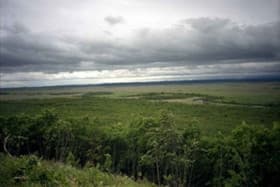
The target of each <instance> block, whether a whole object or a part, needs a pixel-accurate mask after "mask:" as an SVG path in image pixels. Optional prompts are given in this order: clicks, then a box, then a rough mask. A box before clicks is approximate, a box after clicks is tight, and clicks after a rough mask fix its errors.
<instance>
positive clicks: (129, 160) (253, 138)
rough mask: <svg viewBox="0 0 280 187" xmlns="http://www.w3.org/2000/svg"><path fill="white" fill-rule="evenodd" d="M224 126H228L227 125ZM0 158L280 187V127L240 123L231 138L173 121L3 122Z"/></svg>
mask: <svg viewBox="0 0 280 187" xmlns="http://www.w3.org/2000/svg"><path fill="white" fill-rule="evenodd" d="M225 125H226V124H225ZM0 140H1V145H2V146H1V148H0V151H1V152H4V153H5V154H7V155H9V156H11V157H14V156H19V155H29V154H35V155H37V156H39V157H42V158H43V159H48V160H55V161H62V162H65V163H68V164H71V165H73V166H76V167H84V166H85V165H92V166H95V167H97V168H99V169H101V170H104V171H107V172H112V173H122V174H126V175H128V176H130V177H131V178H133V179H135V180H141V179H144V178H145V179H148V180H150V181H152V182H154V183H156V184H158V185H159V186H161V185H168V186H188V187H189V186H218V187H219V186H277V185H278V184H280V178H279V176H280V156H279V155H280V125H279V124H277V123H275V124H274V126H273V128H271V129H268V128H264V127H261V126H253V125H247V124H242V125H240V126H238V127H237V128H235V129H234V130H233V131H232V132H231V133H230V134H227V135H224V134H222V133H217V134H216V135H215V136H207V137H206V136H202V135H201V131H200V129H199V128H198V127H197V126H195V125H193V124H186V127H185V128H184V130H181V129H180V130H179V129H178V128H177V126H176V124H175V123H174V120H173V116H172V114H170V113H168V112H162V114H161V116H160V117H159V118H139V119H135V121H134V122H133V123H131V124H130V126H124V125H120V124H116V125H112V126H111V125H109V126H108V127H103V126H99V125H98V122H96V121H95V122H91V121H90V120H89V119H88V118H83V119H71V120H69V119H68V120H65V119H61V118H59V117H58V115H56V114H55V113H53V112H51V111H45V112H44V113H42V114H40V115H37V116H30V115H16V116H12V117H1V118H0Z"/></svg>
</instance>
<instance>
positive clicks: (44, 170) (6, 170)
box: [0, 155, 153, 187]
mask: <svg viewBox="0 0 280 187" xmlns="http://www.w3.org/2000/svg"><path fill="white" fill-rule="evenodd" d="M0 165H1V166H0V173H1V175H0V183H1V185H3V186H21V187H24V186H26V187H29V186H38V187H40V186H65V187H66V186H69V187H73V186H93V187H97V186H106V187H110V186H112V187H113V186H124V187H152V186H153V185H152V184H150V183H148V182H144V181H141V182H139V181H138V182H135V181H133V180H132V179H130V178H128V177H126V176H116V175H112V174H109V173H104V172H101V171H100V170H99V169H97V168H96V167H93V166H90V165H86V166H85V167H83V168H82V169H80V168H75V167H73V166H71V165H69V164H67V165H66V164H63V163H58V162H56V163H55V162H51V161H44V160H41V159H39V158H38V157H37V156H34V155H31V156H21V157H18V158H11V157H8V156H4V155H0Z"/></svg>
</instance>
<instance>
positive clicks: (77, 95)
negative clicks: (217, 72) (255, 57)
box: [0, 82, 280, 133]
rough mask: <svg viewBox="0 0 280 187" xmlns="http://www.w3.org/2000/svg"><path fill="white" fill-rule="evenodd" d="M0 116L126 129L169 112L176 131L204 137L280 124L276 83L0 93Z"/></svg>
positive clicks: (145, 85) (168, 85) (76, 87)
mask: <svg viewBox="0 0 280 187" xmlns="http://www.w3.org/2000/svg"><path fill="white" fill-rule="evenodd" d="M0 99H1V103H0V112H1V115H3V116H10V115H14V114H21V113H26V114H36V113H38V112H40V111H42V110H45V109H46V108H50V109H53V110H55V111H56V112H58V114H59V115H61V116H62V117H65V118H69V116H71V117H74V118H75V117H76V118H81V117H88V118H89V119H90V120H95V121H98V123H100V125H104V126H111V125H114V124H123V125H129V124H130V123H131V122H132V121H133V120H135V119H136V118H138V117H139V116H144V117H152V116H157V115H158V113H159V111H161V110H168V111H170V112H172V113H173V115H174V116H175V121H176V124H177V125H178V126H181V127H184V126H185V125H186V124H188V123H197V124H198V126H199V127H200V128H201V129H202V131H203V132H205V133H213V132H216V131H217V130H219V131H225V132H228V131H230V130H231V129H232V128H233V127H235V126H236V125H239V124H241V123H242V122H243V121H245V122H247V123H249V124H261V125H266V126H268V127H269V126H271V125H272V124H273V122H275V121H279V120H280V110H279V108H280V105H279V104H280V85H279V82H213V83H212V82H211V83H177V84H176V83H169V84H168V83H165V84H161V83H158V84H121V85H102V86H64V87H42V88H21V89H2V90H1V95H0Z"/></svg>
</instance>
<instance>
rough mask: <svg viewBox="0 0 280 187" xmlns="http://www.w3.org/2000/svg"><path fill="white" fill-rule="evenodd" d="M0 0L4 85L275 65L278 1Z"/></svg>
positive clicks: (234, 74)
mask: <svg viewBox="0 0 280 187" xmlns="http://www.w3.org/2000/svg"><path fill="white" fill-rule="evenodd" d="M0 3H1V4H0V16H1V20H0V22H1V28H0V42H1V46H0V49H1V51H0V79H1V82H0V87H18V86H44V85H60V84H98V83H111V82H138V81H141V82H143V81H162V80H189V79H212V78H243V77H252V76H274V75H277V74H279V73H280V4H279V0H246V1H244V0H208V1H207V0H196V1H193V0H141V1H139V0H99V1H98V0H0Z"/></svg>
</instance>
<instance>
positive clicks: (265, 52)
mask: <svg viewBox="0 0 280 187" xmlns="http://www.w3.org/2000/svg"><path fill="white" fill-rule="evenodd" d="M0 32H1V35H0V39H1V53H0V55H1V56H0V57H1V58H0V65H1V72H6V71H9V72H20V71H41V72H48V71H50V72H60V71H74V70H85V69H86V70H88V69H93V70H95V69H108V68H114V66H115V67H117V68H119V67H122V66H125V67H129V66H135V65H137V66H140V67H141V66H151V67H152V66H155V65H156V66H167V67H168V66H175V65H201V64H204V65H207V64H219V63H246V62H264V61H268V62H275V61H278V62H279V60H280V54H279V52H280V40H279V22H274V23H268V24H261V25H238V24H236V23H234V22H232V21H231V20H228V19H218V18H215V19H210V18H200V19H186V20H182V21H180V22H179V23H178V24H176V25H174V26H173V27H170V28H167V29H162V30H153V29H141V30H137V31H136V32H135V33H134V35H133V36H132V37H131V38H128V39H127V40H125V41H120V40H117V39H91V40H88V39H83V38H75V37H68V38H67V37H63V36H60V35H50V34H44V33H33V32H31V31H29V30H28V28H26V27H24V26H23V25H19V24H16V25H12V26H9V27H8V26H6V27H2V28H1V31H0ZM85 62H91V63H87V64H88V66H84V65H83V64H85ZM90 65H92V66H90Z"/></svg>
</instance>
